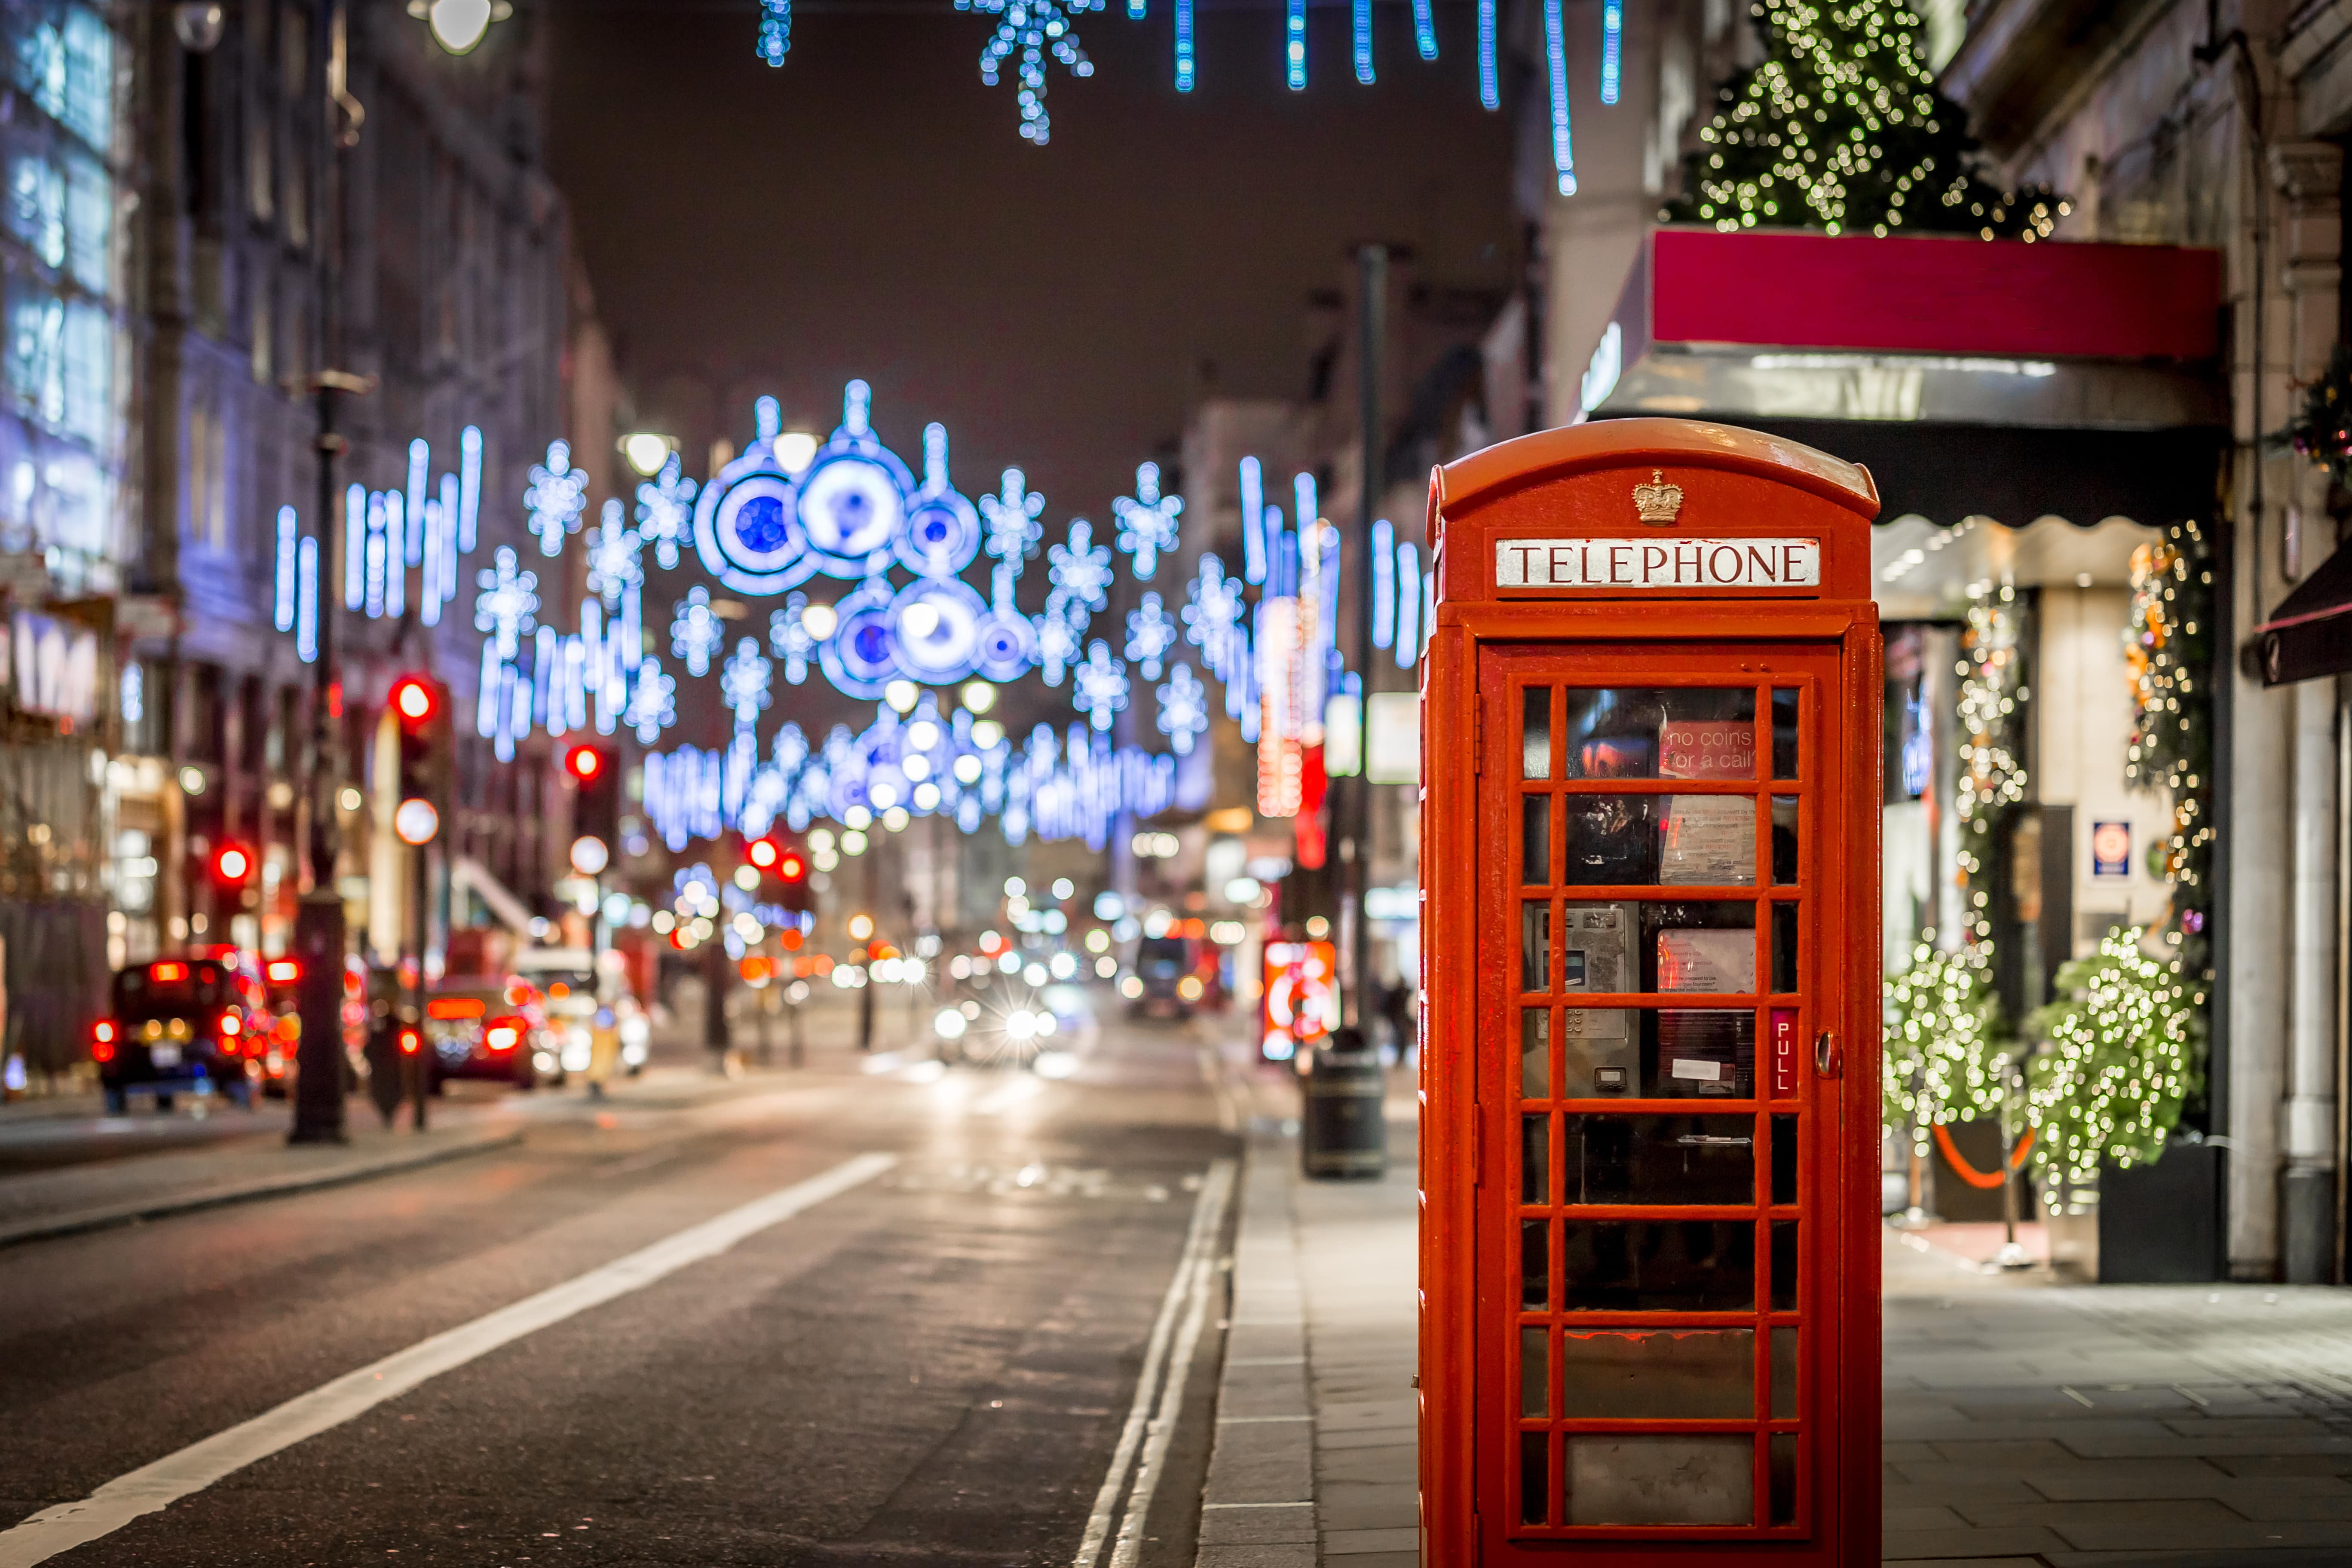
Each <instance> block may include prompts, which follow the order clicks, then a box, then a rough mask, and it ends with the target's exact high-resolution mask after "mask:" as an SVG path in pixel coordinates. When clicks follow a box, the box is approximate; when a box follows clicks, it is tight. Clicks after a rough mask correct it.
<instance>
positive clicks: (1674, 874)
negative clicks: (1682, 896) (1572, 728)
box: [1560, 795, 1756, 888]
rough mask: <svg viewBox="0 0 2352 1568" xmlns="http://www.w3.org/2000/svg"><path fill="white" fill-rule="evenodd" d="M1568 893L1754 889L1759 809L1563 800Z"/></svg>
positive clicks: (1623, 798) (1665, 799)
mask: <svg viewBox="0 0 2352 1568" xmlns="http://www.w3.org/2000/svg"><path fill="white" fill-rule="evenodd" d="M1562 804H1563V805H1564V806H1565V807H1566V810H1567V824H1566V826H1565V828H1564V829H1563V832H1562V837H1561V843H1562V846H1563V848H1564V850H1565V864H1564V866H1563V868H1562V870H1561V875H1560V879H1561V880H1562V881H1564V882H1566V883H1567V884H1568V885H1569V886H1570V887H1580V888H1595V887H1671V888H1751V887H1754V886H1755V885H1756V803H1755V801H1754V800H1753V799H1752V798H1750V797H1749V796H1747V795H1570V796H1568V797H1566V799H1565V800H1564V801H1563V802H1562Z"/></svg>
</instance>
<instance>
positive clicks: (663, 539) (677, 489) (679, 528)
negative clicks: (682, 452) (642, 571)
mask: <svg viewBox="0 0 2352 1568" xmlns="http://www.w3.org/2000/svg"><path fill="white" fill-rule="evenodd" d="M694 489H695V485H694V481H693V480H692V479H688V478H687V477H686V475H685V473H684V472H683V471H682V470H681V469H680V468H679V467H678V461H677V453H676V452H672V453H671V454H670V455H669V461H668V462H667V463H664V464H663V465H662V468H661V472H660V473H658V474H656V475H655V476H654V477H653V478H652V479H647V480H646V482H645V483H644V484H641V485H639V486H638V487H637V528H638V531H639V532H640V533H641V534H642V535H643V537H644V538H645V540H646V542H647V543H649V544H651V545H652V546H653V547H654V559H655V560H656V561H657V562H659V563H661V567H662V570H664V571H666V572H667V571H672V570H675V569H676V568H677V547H678V543H679V542H680V541H682V540H683V539H685V538H686V536H687V534H688V531H690V530H691V529H692V527H693V526H694Z"/></svg>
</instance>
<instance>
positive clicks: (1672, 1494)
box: [1563, 1432, 1756, 1524]
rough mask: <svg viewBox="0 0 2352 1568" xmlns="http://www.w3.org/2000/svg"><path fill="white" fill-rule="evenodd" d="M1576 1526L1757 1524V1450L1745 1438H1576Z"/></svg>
mask: <svg viewBox="0 0 2352 1568" xmlns="http://www.w3.org/2000/svg"><path fill="white" fill-rule="evenodd" d="M1563 1468H1564V1469H1565V1470H1566V1471H1567V1480H1568V1520H1567V1522H1568V1523H1570V1524H1753V1523H1754V1522H1755V1521H1756V1444H1755V1440H1754V1439H1753V1438H1751V1437H1749V1436H1748V1435H1747V1434H1746V1433H1744V1432H1692V1433H1675V1434H1674V1435H1672V1436H1667V1435H1664V1434H1657V1435H1649V1434H1644V1435H1642V1436H1634V1435H1633V1434H1630V1433H1628V1434H1624V1435H1622V1436H1621V1435H1615V1434H1603V1433H1591V1432H1577V1433H1571V1434H1570V1436H1569V1438H1568V1453H1567V1455H1566V1457H1565V1461H1564V1464H1563Z"/></svg>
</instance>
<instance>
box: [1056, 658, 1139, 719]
mask: <svg viewBox="0 0 2352 1568" xmlns="http://www.w3.org/2000/svg"><path fill="white" fill-rule="evenodd" d="M1128 691H1129V683H1128V679H1127V666H1125V665H1124V664H1121V663H1120V662H1119V661H1118V660H1117V659H1115V658H1111V656H1110V644H1108V643H1107V642H1105V641H1103V640H1102V638H1100V637H1097V638H1096V639H1095V640H1094V641H1093V642H1091V643H1088V644H1087V657H1086V658H1085V659H1084V660H1083V661H1082V662H1080V663H1078V664H1076V665H1073V666H1072V667H1071V668H1070V706H1071V707H1073V708H1075V709H1076V710H1078V711H1079V712H1081V713H1083V714H1085V715H1086V716H1087V723H1089V724H1091V725H1093V726H1094V727H1095V728H1096V729H1097V730H1098V731H1108V730H1109V729H1110V724H1111V721H1112V719H1114V718H1115V717H1117V716H1118V713H1119V711H1120V710H1123V709H1124V708H1126V706H1127V695H1128Z"/></svg>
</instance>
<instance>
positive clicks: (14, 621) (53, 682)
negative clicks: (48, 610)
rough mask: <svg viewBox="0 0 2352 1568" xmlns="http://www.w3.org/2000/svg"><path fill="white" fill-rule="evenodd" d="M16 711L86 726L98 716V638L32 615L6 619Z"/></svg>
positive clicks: (29, 612)
mask: <svg viewBox="0 0 2352 1568" xmlns="http://www.w3.org/2000/svg"><path fill="white" fill-rule="evenodd" d="M9 630H10V632H11V634H12V635H11V637H10V638H9V641H10V644H11V653H12V658H11V659H10V665H11V667H12V675H13V678H14V680H15V684H16V706H17V707H18V708H19V709H21V710H24V711H25V712H27V713H41V714H46V715H47V716H48V717H49V718H52V719H68V720H71V721H73V722H75V723H77V724H87V723H89V721H91V720H93V719H95V718H97V717H98V634H97V633H96V632H94V631H92V630H90V629H89V627H88V626H76V625H74V624H73V623H72V622H70V621H61V620H59V619H58V618H57V617H56V616H44V615H41V614H39V613H38V612H37V611H34V610H18V611H17V612H16V614H15V615H14V616H12V617H11V619H10V626H9Z"/></svg>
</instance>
